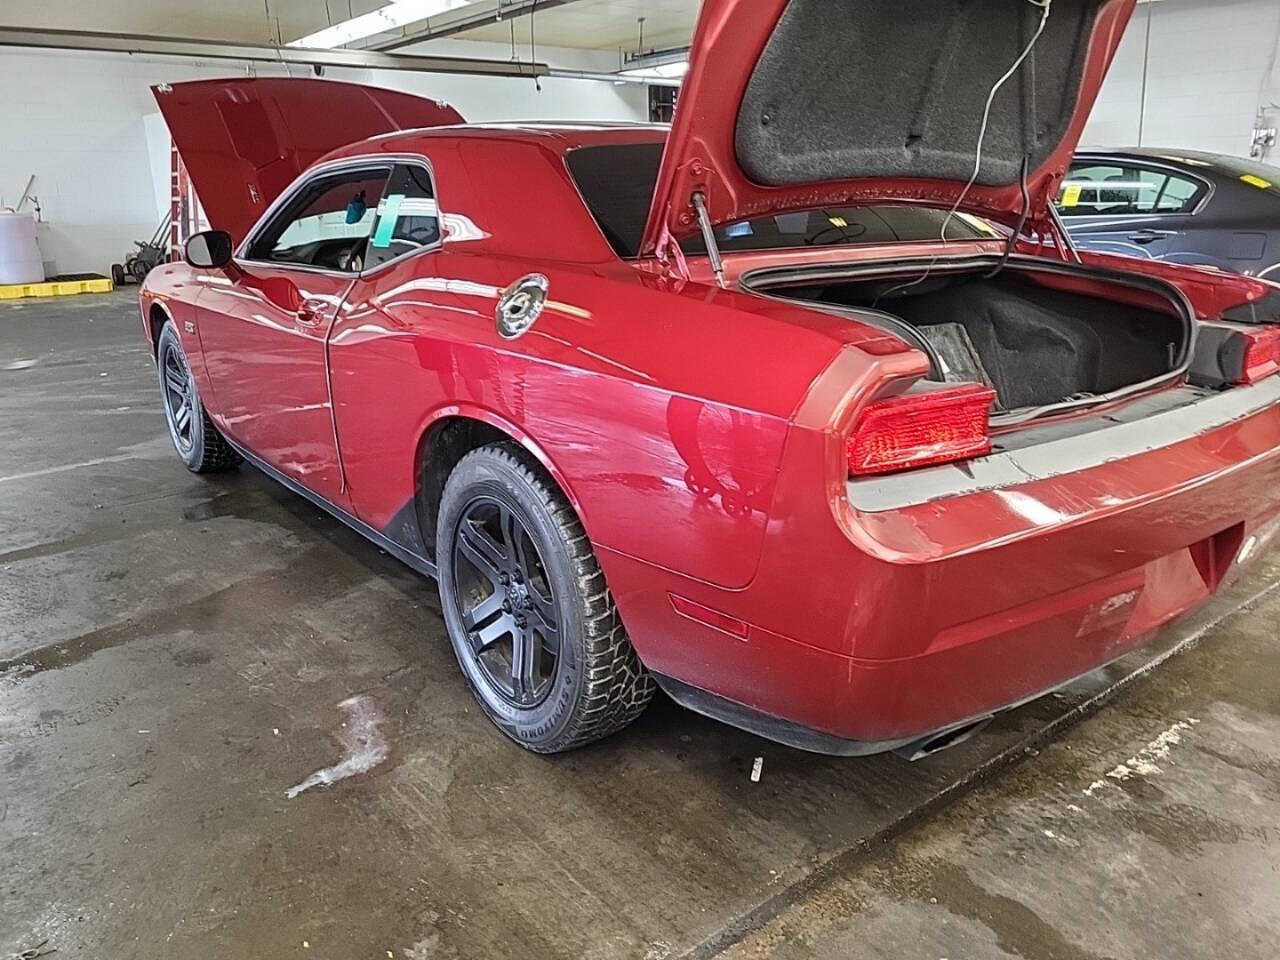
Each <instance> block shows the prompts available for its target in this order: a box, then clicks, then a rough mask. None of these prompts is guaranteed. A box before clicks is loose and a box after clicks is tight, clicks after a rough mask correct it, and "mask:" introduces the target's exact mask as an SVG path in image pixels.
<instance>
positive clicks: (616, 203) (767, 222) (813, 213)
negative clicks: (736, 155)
mask: <svg viewBox="0 0 1280 960" xmlns="http://www.w3.org/2000/svg"><path fill="white" fill-rule="evenodd" d="M662 149H663V145H662V144H661V143H629V144H611V145H608V146H600V147H582V148H580V149H578V150H574V151H572V152H571V153H570V154H569V155H568V165H569V172H570V173H571V174H572V175H573V178H574V180H575V182H576V183H577V185H578V190H579V191H580V192H581V193H582V197H583V199H584V200H585V201H586V203H587V208H588V209H589V210H590V211H591V215H592V216H593V217H595V219H596V223H598V224H599V225H600V230H601V231H602V232H603V233H604V235H605V238H606V239H607V240H608V241H609V244H610V245H611V246H612V247H613V249H614V251H615V252H616V253H617V254H618V256H620V257H624V258H627V257H635V256H637V255H638V253H639V249H640V242H641V239H642V236H643V234H644V227H645V221H646V219H647V218H648V216H649V204H650V203H651V202H652V200H653V191H654V188H655V186H656V184H657V180H658V166H659V164H660V163H661V161H662ZM945 218H946V212H945V211H943V210H934V209H930V208H928V207H914V206H879V207H845V206H839V207H822V208H816V209H813V210H804V211H799V212H788V213H779V214H775V215H773V216H767V217H759V218H757V219H753V220H741V221H738V222H737V223H729V224H724V225H722V226H720V227H719V228H717V230H716V242H717V245H718V246H719V247H720V250H721V252H723V253H733V252H737V251H744V250H770V249H778V248H788V247H824V246H832V245H839V244H863V243H896V242H901V241H911V240H937V239H938V238H939V236H940V235H941V232H942V224H943V221H944V219H945ZM1000 236H1003V234H1002V233H1000V232H999V231H997V230H996V229H995V228H994V227H992V226H991V225H990V224H987V223H986V222H985V221H983V220H980V219H978V218H977V217H971V216H967V215H959V216H956V217H953V218H952V219H951V222H950V223H949V224H948V225H947V239H948V240H973V239H982V238H992V237H1000ZM680 245H681V247H682V248H683V249H684V252H685V253H686V254H699V253H705V252H706V248H705V247H704V245H703V243H702V238H701V237H700V236H696V235H695V236H691V237H687V238H684V239H682V240H681V241H680Z"/></svg>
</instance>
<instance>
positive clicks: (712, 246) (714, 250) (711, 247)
mask: <svg viewBox="0 0 1280 960" xmlns="http://www.w3.org/2000/svg"><path fill="white" fill-rule="evenodd" d="M692 200H693V209H694V210H696V211H697V213H698V229H699V230H701V231H702V243H703V245H704V246H705V247H706V248H707V259H708V260H710V261H711V270H712V271H713V272H714V273H715V275H716V283H718V284H720V286H721V287H722V288H724V287H726V286H727V285H726V284H725V282H724V261H723V260H721V259H720V248H719V247H718V246H716V232H715V230H714V229H712V227H711V214H709V213H708V212H707V198H706V196H704V195H703V194H702V193H701V192H699V193H695V194H694V195H693V197H692Z"/></svg>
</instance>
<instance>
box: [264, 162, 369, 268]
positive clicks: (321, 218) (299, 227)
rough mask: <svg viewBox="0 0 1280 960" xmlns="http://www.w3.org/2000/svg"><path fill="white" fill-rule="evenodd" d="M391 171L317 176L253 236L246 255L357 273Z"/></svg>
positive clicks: (363, 170) (362, 262) (354, 171)
mask: <svg viewBox="0 0 1280 960" xmlns="http://www.w3.org/2000/svg"><path fill="white" fill-rule="evenodd" d="M389 172H390V171H389V170H388V169H387V168H373V169H370V168H369V167H364V168H362V169H360V170H352V171H347V172H343V173H334V174H328V175H324V176H320V177H317V178H316V179H315V180H313V181H312V182H310V183H308V184H307V185H306V186H304V187H303V188H302V189H301V190H300V191H298V193H297V195H296V196H295V197H294V198H293V199H292V200H291V201H290V202H289V203H288V204H287V205H286V206H285V207H284V208H283V209H282V210H281V211H280V212H279V214H278V215H276V216H275V217H273V218H272V220H271V221H270V222H269V223H268V224H267V226H266V227H265V228H264V229H263V230H262V232H261V233H259V234H258V235H257V236H256V237H255V238H254V239H253V242H252V243H251V244H250V246H249V251H248V253H249V258H250V259H251V260H263V261H268V262H272V263H286V264H287V263H294V264H302V265H306V266H312V267H323V268H324V269H326V270H343V271H350V272H352V273H358V272H359V271H360V270H361V269H363V267H364V263H365V256H366V251H365V245H366V243H367V241H368V239H369V237H370V235H371V234H372V233H373V225H374V220H375V218H376V211H377V209H378V206H379V204H380V203H381V202H382V198H383V193H384V187H385V186H386V182H387V175H388V173H389Z"/></svg>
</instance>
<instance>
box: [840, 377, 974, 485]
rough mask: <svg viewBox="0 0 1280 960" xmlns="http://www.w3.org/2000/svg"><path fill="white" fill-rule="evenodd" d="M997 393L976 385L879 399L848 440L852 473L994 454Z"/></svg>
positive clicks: (948, 461)
mask: <svg viewBox="0 0 1280 960" xmlns="http://www.w3.org/2000/svg"><path fill="white" fill-rule="evenodd" d="M995 399H996V393H995V391H994V390H992V389H990V388H988V387H984V386H980V385H978V384H966V385H964V386H958V387H946V388H943V389H939V390H929V391H922V392H919V393H906V394H903V395H902V396H898V397H890V398H889V399H887V400H878V401H876V402H875V403H873V404H871V405H870V406H869V407H867V409H866V410H864V411H863V412H862V416H861V417H859V418H858V422H857V425H856V426H854V428H853V434H852V435H851V436H850V437H849V472H850V473H851V474H855V475H865V474H874V473H888V472H890V471H892V470H905V469H907V468H909V467H923V466H927V465H929V464H933V463H950V462H951V461H953V460H967V459H968V458H970V457H980V456H982V455H983V454H986V453H990V452H991V435H990V433H989V425H990V418H991V405H992V404H993V403H994V402H995Z"/></svg>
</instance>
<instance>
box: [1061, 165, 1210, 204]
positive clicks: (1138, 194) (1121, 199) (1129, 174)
mask: <svg viewBox="0 0 1280 960" xmlns="http://www.w3.org/2000/svg"><path fill="white" fill-rule="evenodd" d="M1204 189H1205V188H1204V185H1203V184H1202V183H1201V182H1200V181H1198V180H1194V179H1192V178H1191V177H1183V176H1179V175H1178V174H1176V173H1171V172H1169V171H1167V170H1164V169H1163V168H1154V167H1145V166H1140V165H1138V164H1131V163H1123V162H1118V163H1090V162H1085V163H1078V164H1075V165H1073V166H1072V167H1071V170H1070V172H1069V173H1068V174H1067V177H1066V179H1065V180H1063V181H1062V189H1061V191H1060V192H1059V194H1058V200H1057V204H1056V205H1057V207H1058V212H1059V213H1061V214H1062V215H1063V216H1064V217H1096V216H1108V217H1125V216H1133V217H1140V216H1151V215H1152V214H1157V213H1191V212H1192V211H1193V210H1195V208H1196V204H1197V203H1199V201H1200V197H1201V196H1202V195H1203V193H1204Z"/></svg>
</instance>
